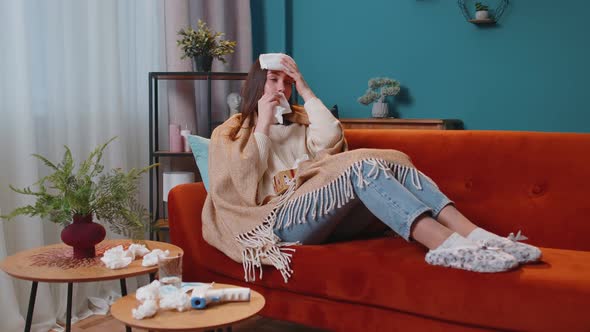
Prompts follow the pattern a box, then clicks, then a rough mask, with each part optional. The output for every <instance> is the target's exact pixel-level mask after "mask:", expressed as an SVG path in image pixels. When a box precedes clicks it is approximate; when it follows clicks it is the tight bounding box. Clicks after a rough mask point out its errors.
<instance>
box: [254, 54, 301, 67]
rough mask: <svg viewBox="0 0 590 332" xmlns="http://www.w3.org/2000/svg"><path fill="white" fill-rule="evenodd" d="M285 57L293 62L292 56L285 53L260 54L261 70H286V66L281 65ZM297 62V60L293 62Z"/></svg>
mask: <svg viewBox="0 0 590 332" xmlns="http://www.w3.org/2000/svg"><path fill="white" fill-rule="evenodd" d="M283 57H286V58H289V59H291V60H293V58H291V57H290V56H288V55H287V54H283V53H266V54H260V56H259V57H258V59H259V60H260V68H262V69H269V70H282V71H284V70H285V66H283V65H282V64H281V59H282V58H283ZM293 61H295V60H293Z"/></svg>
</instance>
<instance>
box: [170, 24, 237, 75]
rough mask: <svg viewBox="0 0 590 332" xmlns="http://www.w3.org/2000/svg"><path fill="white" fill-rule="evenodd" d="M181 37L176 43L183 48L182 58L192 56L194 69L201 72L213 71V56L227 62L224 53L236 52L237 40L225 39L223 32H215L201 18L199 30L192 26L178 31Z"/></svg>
mask: <svg viewBox="0 0 590 332" xmlns="http://www.w3.org/2000/svg"><path fill="white" fill-rule="evenodd" d="M178 35H179V36H180V37H181V38H180V39H179V40H177V41H176V44H177V45H178V47H180V49H181V50H182V52H183V53H182V56H181V59H186V58H191V59H192V60H193V70H194V71H200V72H209V71H211V64H212V63H213V58H216V59H218V60H219V61H221V62H223V63H226V61H225V58H224V57H223V56H224V55H227V54H232V53H234V47H235V46H236V44H237V42H236V41H231V40H223V39H221V37H222V36H223V35H224V33H222V32H214V31H211V30H210V29H209V27H208V26H207V23H205V22H203V21H201V20H199V21H198V22H197V30H193V28H192V27H188V28H186V29H181V30H180V31H178Z"/></svg>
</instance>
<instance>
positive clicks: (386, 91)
mask: <svg viewBox="0 0 590 332" xmlns="http://www.w3.org/2000/svg"><path fill="white" fill-rule="evenodd" d="M368 84H369V88H368V89H367V91H366V92H365V94H364V95H363V96H361V97H359V98H358V99H357V101H358V102H359V103H361V104H363V105H369V104H370V103H374V104H373V109H372V115H373V117H374V118H385V117H387V116H388V114H389V108H388V106H387V103H386V102H385V97H387V96H395V95H397V94H398V93H399V91H400V84H399V82H398V81H396V80H394V79H391V78H387V77H376V78H372V79H370V80H369V83H368Z"/></svg>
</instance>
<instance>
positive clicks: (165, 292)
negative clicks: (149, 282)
mask: <svg viewBox="0 0 590 332" xmlns="http://www.w3.org/2000/svg"><path fill="white" fill-rule="evenodd" d="M160 308H161V309H176V310H177V311H180V312H182V311H185V310H187V309H190V308H191V298H190V296H189V295H188V294H187V293H185V292H183V291H182V290H181V289H179V288H177V287H174V286H172V285H165V286H161V287H160Z"/></svg>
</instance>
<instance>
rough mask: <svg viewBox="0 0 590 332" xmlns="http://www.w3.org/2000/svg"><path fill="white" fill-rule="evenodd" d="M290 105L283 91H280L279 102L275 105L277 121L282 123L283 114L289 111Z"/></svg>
mask: <svg viewBox="0 0 590 332" xmlns="http://www.w3.org/2000/svg"><path fill="white" fill-rule="evenodd" d="M291 112H292V111H291V106H290V105H289V102H288V101H287V98H286V97H285V95H284V94H283V93H280V98H279V104H278V105H277V106H275V113H274V115H275V119H276V120H277V123H280V124H283V114H289V113H291Z"/></svg>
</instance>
